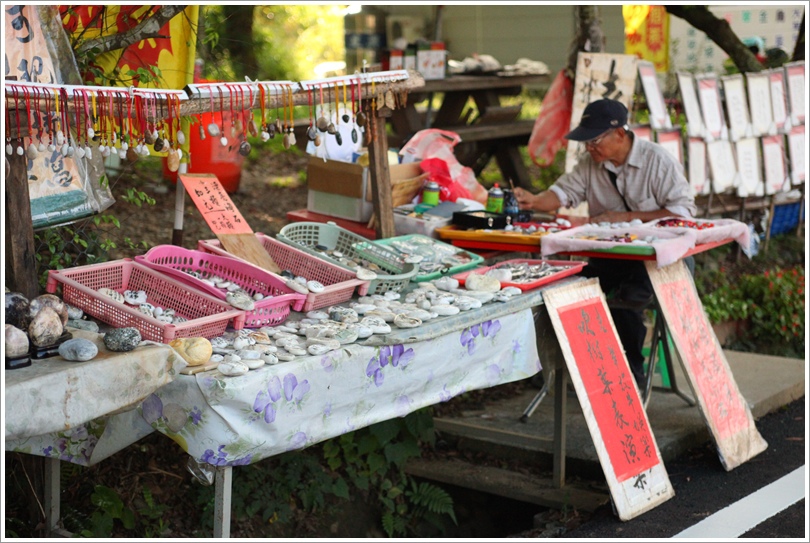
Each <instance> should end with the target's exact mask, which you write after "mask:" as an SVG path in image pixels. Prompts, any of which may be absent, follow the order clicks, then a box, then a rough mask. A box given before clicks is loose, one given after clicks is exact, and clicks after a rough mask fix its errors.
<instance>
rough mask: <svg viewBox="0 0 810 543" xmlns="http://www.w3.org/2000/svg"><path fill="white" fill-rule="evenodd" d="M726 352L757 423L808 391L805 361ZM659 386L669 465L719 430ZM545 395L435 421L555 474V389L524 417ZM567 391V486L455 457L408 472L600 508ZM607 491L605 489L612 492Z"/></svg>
mask: <svg viewBox="0 0 810 543" xmlns="http://www.w3.org/2000/svg"><path fill="white" fill-rule="evenodd" d="M725 355H726V359H727V360H728V363H729V367H730V368H731V371H732V373H733V375H734V378H735V381H736V382H737V385H738V387H739V389H740V392H741V393H742V395H743V397H744V398H745V399H746V401H747V402H748V405H749V408H750V409H751V414H752V415H753V417H754V420H755V421H756V419H758V418H760V417H762V416H764V415H766V414H768V413H770V412H772V411H775V410H776V409H779V408H780V407H782V406H784V405H786V404H788V403H790V402H792V401H794V400H796V399H798V398H801V397H802V396H804V394H805V379H806V377H805V371H806V370H805V362H804V361H803V360H800V359H793V358H783V357H775V356H766V355H759V354H754V353H740V352H735V351H725ZM674 369H675V382H676V383H677V384H678V385H679V387H680V389H681V391H682V392H683V393H685V394H686V395H687V396H691V390H690V387H689V385H688V383H687V380H686V377H685V375H684V373H683V368H682V367H681V364H680V362H679V361H676V364H675V368H674ZM653 383H654V385H656V386H654V388H653V392H652V396H651V398H650V402H649V404H648V406H647V416H648V418H649V421H650V427H651V428H652V430H653V434H654V436H655V439H656V442H657V444H658V449H659V451H660V453H661V458H662V460H663V462H664V465H665V466H666V463H667V462H669V461H671V460H674V459H675V458H677V457H678V456H680V455H682V454H684V453H686V452H687V451H688V450H689V449H692V448H694V447H698V446H701V445H703V444H705V443H706V442H707V441H709V440H710V439H711V435H710V434H709V430H708V427H707V425H706V422H705V420H704V418H703V416H702V414H701V412H700V409H699V408H698V407H693V406H690V405H689V404H687V402H686V401H684V399H683V398H681V397H680V396H678V395H677V394H674V393H672V392H671V391H669V390H667V389H665V388H662V387H661V386H660V385H661V382H660V379H659V378H657V377H656V378H654V380H653ZM537 392H538V391H537V390H536V389H533V388H530V387H527V388H526V389H525V390H524V391H523V392H522V393H521V394H517V395H514V396H512V397H507V398H505V399H501V400H497V401H492V402H488V403H487V405H486V407H485V408H484V409H481V410H476V411H464V412H462V413H460V414H458V415H456V416H448V417H443V418H435V419H434V425H435V427H436V430H437V433H438V437H439V438H440V439H443V440H444V441H447V442H448V443H452V444H453V445H454V446H455V447H456V448H457V449H458V450H465V451H473V452H482V453H486V454H488V455H492V456H495V457H498V458H503V459H504V460H505V461H506V460H520V461H523V462H529V463H531V465H532V466H533V467H535V468H537V470H539V471H540V472H542V471H549V472H550V471H551V468H552V462H553V456H552V455H553V444H554V408H553V403H554V393H553V391H552V392H551V393H549V394H548V395H547V396H546V397H545V398H544V399H543V401H542V402H540V404H539V405H538V407H537V409H536V410H535V412H534V414H533V415H532V416H531V417H529V418H528V419H527V420H525V422H522V421H521V415H522V414H523V412H524V410H525V409H526V407H527V406H528V405H529V403H530V402H531V401H532V399H533V398H534V396H535V395H536V394H537ZM566 396H567V397H566V409H567V411H568V417H567V419H566V421H565V442H566V458H565V466H566V467H565V469H566V484H565V485H564V486H563V488H561V489H555V488H552V485H551V481H550V479H547V480H546V479H542V478H538V477H528V476H526V475H525V474H522V473H514V472H509V471H507V470H502V469H496V468H488V467H484V466H471V465H467V464H464V463H459V462H461V461H460V460H455V459H453V460H451V461H450V460H425V459H420V460H419V461H417V462H414V463H412V464H409V465H408V466H407V468H406V469H407V470H408V471H409V472H410V473H411V474H413V475H418V476H420V477H425V478H427V479H431V480H434V481H438V482H443V483H448V484H453V485H458V486H461V487H465V488H470V489H474V490H477V491H481V492H489V493H492V494H495V495H498V496H505V497H509V498H514V499H518V500H524V501H527V502H531V503H537V504H540V505H544V506H548V507H554V508H563V507H566V504H568V506H570V505H571V504H572V502H571V500H572V499H573V498H574V497H576V499H577V503H578V505H577V507H578V508H583V509H585V508H586V507H591V506H594V505H595V504H597V503H599V499H598V496H596V495H594V494H599V492H596V491H594V490H593V489H589V488H581V487H576V486H574V485H575V484H576V483H575V482H574V481H573V477H572V476H573V475H576V476H577V477H579V478H590V480H592V481H600V482H601V481H604V473H603V471H602V467H601V464H600V463H599V459H598V456H597V454H596V449H595V447H594V445H593V439H592V437H591V435H590V432H589V430H588V427H587V424H586V422H585V417H584V416H583V414H582V409H581V407H580V404H579V400H578V398H577V397H576V394H575V393H573V392H569V393H567V395H566ZM569 482H570V483H569ZM607 496H608V491H607V487H605V489H604V497H607ZM601 503H605V502H604V501H602V502H601ZM555 504H556V505H555Z"/></svg>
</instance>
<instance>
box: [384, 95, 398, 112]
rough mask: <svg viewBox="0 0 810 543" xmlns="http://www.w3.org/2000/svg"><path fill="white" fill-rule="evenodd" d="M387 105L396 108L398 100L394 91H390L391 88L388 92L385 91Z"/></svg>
mask: <svg viewBox="0 0 810 543" xmlns="http://www.w3.org/2000/svg"><path fill="white" fill-rule="evenodd" d="M385 107H387V108H389V109H396V107H397V104H396V101H395V100H394V93H393V91H390V90H389V91H386V93H385Z"/></svg>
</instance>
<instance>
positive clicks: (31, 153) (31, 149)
mask: <svg viewBox="0 0 810 543" xmlns="http://www.w3.org/2000/svg"><path fill="white" fill-rule="evenodd" d="M38 154H39V153H38V152H37V148H36V146H35V145H34V142H31V143H29V144H28V149H26V150H25V156H27V157H28V158H29V159H31V160H34V159H35V158H37V155H38Z"/></svg>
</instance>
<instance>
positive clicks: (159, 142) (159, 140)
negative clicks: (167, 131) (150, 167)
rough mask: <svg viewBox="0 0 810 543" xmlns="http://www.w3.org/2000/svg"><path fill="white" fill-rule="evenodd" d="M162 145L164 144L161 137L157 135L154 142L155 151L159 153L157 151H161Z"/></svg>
mask: <svg viewBox="0 0 810 543" xmlns="http://www.w3.org/2000/svg"><path fill="white" fill-rule="evenodd" d="M163 145H164V142H163V138H161V137H158V138H157V139H155V144H154V149H155V152H156V153H159V152H161V151H163Z"/></svg>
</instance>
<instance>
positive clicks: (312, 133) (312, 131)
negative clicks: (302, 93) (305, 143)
mask: <svg viewBox="0 0 810 543" xmlns="http://www.w3.org/2000/svg"><path fill="white" fill-rule="evenodd" d="M307 115H308V116H309V127H308V128H307V139H309V141H315V138H317V137H318V130H317V129H316V128H315V124H314V121H313V117H314V115H313V112H312V88H311V87H310V88H308V89H307ZM315 145H316V146H317V145H318V144H317V143H316V144H315Z"/></svg>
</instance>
